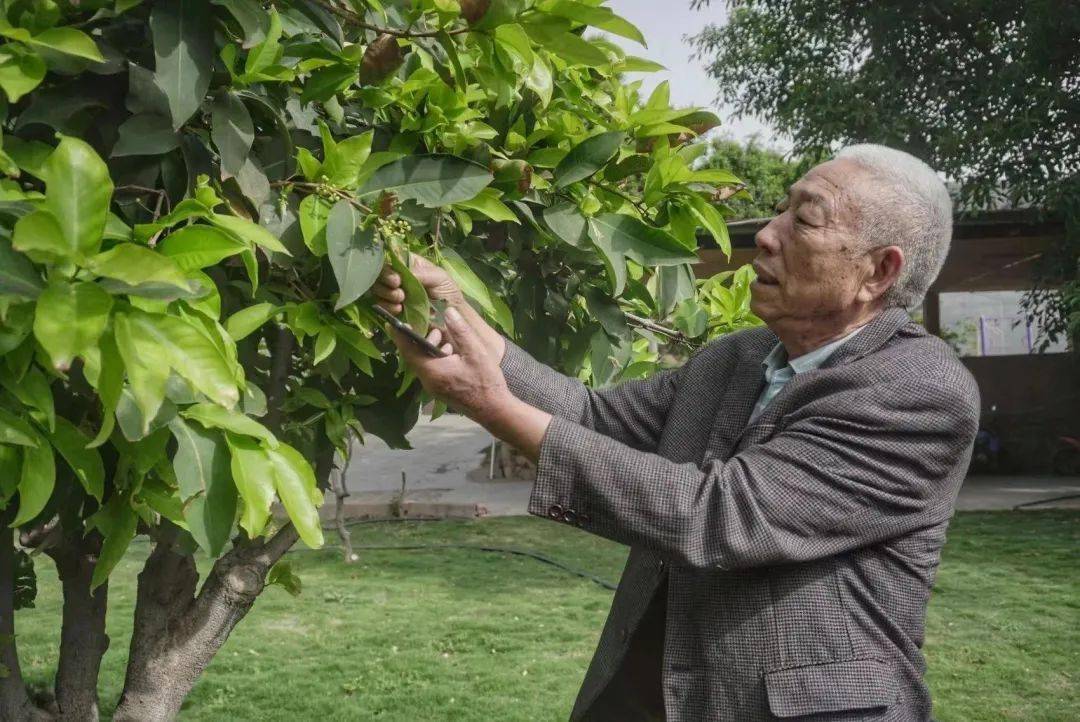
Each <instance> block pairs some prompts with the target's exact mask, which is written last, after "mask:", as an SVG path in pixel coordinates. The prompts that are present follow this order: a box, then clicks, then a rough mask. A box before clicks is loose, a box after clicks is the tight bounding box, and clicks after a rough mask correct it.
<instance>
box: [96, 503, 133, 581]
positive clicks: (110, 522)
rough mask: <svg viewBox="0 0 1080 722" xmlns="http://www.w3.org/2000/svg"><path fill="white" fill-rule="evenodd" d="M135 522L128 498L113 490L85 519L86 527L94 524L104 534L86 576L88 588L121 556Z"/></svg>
mask: <svg viewBox="0 0 1080 722" xmlns="http://www.w3.org/2000/svg"><path fill="white" fill-rule="evenodd" d="M138 525H139V516H138V514H136V513H135V510H134V509H132V508H131V499H130V498H129V497H128V496H127V495H126V494H113V495H112V496H111V497H110V498H109V500H108V501H107V502H105V506H103V507H101V508H100V509H98V511H97V512H96V513H95V514H94V515H93V516H92V517H90V519H89V520H88V521H87V527H88V528H96V529H97V530H98V531H100V532H101V535H102V536H103V537H104V541H103V542H102V544H101V552H100V553H99V554H98V559H97V563H96V564H95V565H94V574H93V576H92V577H91V578H90V591H91V592H93V591H94V590H95V589H97V588H98V587H100V586H101V585H102V584H104V583H105V581H106V580H108V578H109V574H111V573H112V570H113V569H114V568H115V567H116V565H117V564H118V563H119V562H120V560H121V559H123V557H124V554H125V553H126V552H127V548H128V546H130V544H131V540H132V539H134V538H135V530H136V529H137V528H138Z"/></svg>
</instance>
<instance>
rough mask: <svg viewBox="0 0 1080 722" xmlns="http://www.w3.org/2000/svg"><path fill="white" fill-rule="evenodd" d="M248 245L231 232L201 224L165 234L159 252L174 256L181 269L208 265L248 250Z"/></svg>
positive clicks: (188, 269)
mask: <svg viewBox="0 0 1080 722" xmlns="http://www.w3.org/2000/svg"><path fill="white" fill-rule="evenodd" d="M247 248H248V245H247V244H246V243H244V242H243V241H239V240H237V239H236V237H235V236H234V235H232V234H230V233H226V232H225V231H223V230H221V229H219V228H215V227H214V226H207V225H202V224H197V225H192V226H185V227H184V228H181V229H180V230H178V231H174V232H173V233H170V234H169V235H168V236H166V237H165V240H163V241H162V242H161V243H160V244H159V245H158V247H157V250H158V252H159V253H160V254H161V255H163V256H167V257H169V258H171V259H172V260H173V262H174V263H176V265H177V266H178V267H179V268H180V270H181V271H191V270H194V269H198V268H206V267H207V266H213V265H216V264H217V263H219V262H221V261H223V260H224V259H226V258H229V257H231V256H235V255H237V254H238V253H242V252H243V251H245V250H247Z"/></svg>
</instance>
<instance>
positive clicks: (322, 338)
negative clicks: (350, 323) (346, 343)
mask: <svg viewBox="0 0 1080 722" xmlns="http://www.w3.org/2000/svg"><path fill="white" fill-rule="evenodd" d="M336 347H337V336H336V335H335V334H334V330H333V329H332V328H330V327H329V326H324V327H323V329H322V330H321V331H319V333H318V335H317V336H316V337H315V356H314V358H313V359H312V361H311V364H312V365H313V366H318V365H319V364H321V363H322V362H323V361H325V360H326V359H327V358H328V357H329V356H330V354H332V353H334V349H335V348H336Z"/></svg>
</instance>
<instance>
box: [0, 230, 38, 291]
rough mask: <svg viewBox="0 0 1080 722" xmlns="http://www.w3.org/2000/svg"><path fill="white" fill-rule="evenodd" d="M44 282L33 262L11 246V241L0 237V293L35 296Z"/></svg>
mask: <svg viewBox="0 0 1080 722" xmlns="http://www.w3.org/2000/svg"><path fill="white" fill-rule="evenodd" d="M44 287H45V283H44V282H43V281H42V280H41V274H39V273H38V272H37V271H36V270H35V269H34V264H32V263H30V261H29V260H27V258H26V256H24V255H22V254H21V253H18V252H16V251H15V249H13V248H12V247H11V242H10V241H8V240H7V239H6V238H0V293H9V294H12V295H14V296H20V297H22V298H37V297H38V294H40V293H41V289H42V288H44Z"/></svg>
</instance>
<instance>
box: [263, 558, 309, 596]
mask: <svg viewBox="0 0 1080 722" xmlns="http://www.w3.org/2000/svg"><path fill="white" fill-rule="evenodd" d="M271 584H277V585H279V586H281V587H282V588H283V589H284V590H285V591H286V592H288V593H289V594H291V595H292V596H294V597H298V596H300V593H301V592H302V591H303V589H304V585H303V583H302V582H301V581H300V577H298V576H297V575H296V574H295V573H294V572H293V570H292V564H290V563H289V562H288V561H285V560H282V561H280V562H278V563H277V564H275V565H274V566H273V567H271V568H270V573H269V574H267V575H266V586H270V585H271Z"/></svg>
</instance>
